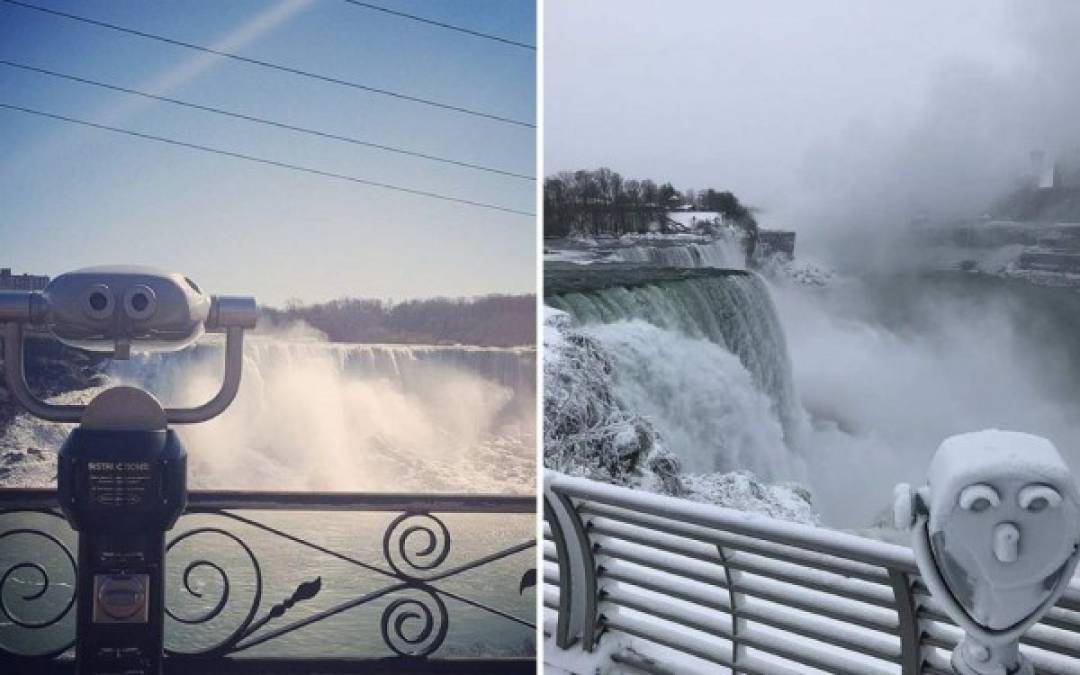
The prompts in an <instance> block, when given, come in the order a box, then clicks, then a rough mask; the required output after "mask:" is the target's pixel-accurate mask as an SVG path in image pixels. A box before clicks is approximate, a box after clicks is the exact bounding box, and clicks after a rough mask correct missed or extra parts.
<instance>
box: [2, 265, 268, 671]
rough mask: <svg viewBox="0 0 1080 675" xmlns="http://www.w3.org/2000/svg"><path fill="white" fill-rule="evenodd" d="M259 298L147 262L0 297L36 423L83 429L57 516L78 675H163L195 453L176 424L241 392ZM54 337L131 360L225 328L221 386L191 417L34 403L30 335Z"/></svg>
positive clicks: (128, 402) (22, 390) (13, 382)
mask: <svg viewBox="0 0 1080 675" xmlns="http://www.w3.org/2000/svg"><path fill="white" fill-rule="evenodd" d="M255 320H256V307H255V300H254V299H252V298H238V297H220V296H208V295H206V294H205V293H203V291H202V290H201V289H200V288H199V287H198V286H196V285H195V283H194V282H193V281H191V280H190V279H188V278H187V277H185V276H183V275H180V274H170V273H165V272H160V271H158V270H154V269H150V268H142V267H94V268H88V269H83V270H78V271H76V272H70V273H68V274H63V275H60V276H58V277H56V278H55V279H53V280H52V281H51V282H50V283H49V284H48V285H47V286H46V287H45V289H44V290H42V291H40V292H26V291H15V292H0V326H3V328H4V332H3V336H4V370H5V374H6V377H7V384H8V389H9V390H10V392H11V394H12V397H13V398H14V399H15V400H17V401H18V402H19V403H20V404H22V405H23V406H24V407H25V408H26V409H27V410H28V411H29V412H30V413H31V414H33V415H35V416H37V417H40V418H42V419H45V420H49V421H52V422H77V423H78V424H79V426H78V427H76V428H75V429H74V430H72V432H71V434H70V435H69V436H68V438H67V440H66V441H65V442H64V444H63V446H62V447H61V448H60V452H59V454H58V458H57V488H58V490H57V492H58V495H59V499H60V507H61V509H62V510H63V512H64V515H65V516H66V517H67V519H68V521H69V522H70V523H71V526H72V527H73V528H74V529H75V530H76V531H78V532H79V556H78V560H79V565H78V576H77V580H76V598H77V613H76V617H77V623H76V670H77V672H78V673H80V674H88V673H114V672H115V673H131V674H133V675H134V674H135V673H146V674H151V673H154V674H156V673H160V672H161V669H162V659H163V650H164V640H163V628H164V599H165V595H164V588H163V582H164V566H165V560H164V557H165V531H166V530H168V529H170V528H171V527H172V526H173V524H175V522H176V519H177V518H178V517H179V516H180V514H181V513H182V512H183V510H184V508H185V506H186V504H187V470H186V469H187V452H186V451H185V450H184V447H183V445H181V443H180V439H179V438H177V436H176V432H175V431H173V430H172V429H170V428H169V425H170V424H188V423H194V422H202V421H205V420H208V419H210V418H212V417H215V416H216V415H218V414H220V413H221V412H223V411H224V410H225V408H227V407H228V405H229V404H230V403H231V402H232V400H233V398H234V397H235V396H236V392H237V390H238V389H239V386H240V371H241V365H242V363H243V334H244V330H245V329H249V328H253V327H254V326H255ZM27 326H33V327H35V328H41V329H45V330H47V331H48V332H50V333H51V334H52V335H54V336H55V337H56V338H58V339H59V340H60V341H61V342H63V343H65V344H67V345H69V346H71V347H74V348H77V349H82V350H87V351H97V352H108V353H111V354H112V356H113V358H118V359H126V358H129V356H130V353H131V350H132V349H139V350H148V351H169V350H178V349H182V348H183V347H185V346H187V345H189V344H191V343H193V342H194V341H195V340H197V339H198V338H199V337H200V336H201V335H202V334H203V332H204V331H210V332H223V333H225V336H226V337H225V375H224V381H223V384H222V386H221V390H220V391H219V392H218V393H217V395H216V396H214V397H213V398H212V399H211V400H210V401H208V402H207V403H205V404H203V405H200V406H198V407H194V408H164V407H162V405H161V404H160V403H159V402H158V400H157V399H156V398H155V397H154V396H153V395H151V394H150V393H148V392H145V391H143V390H141V389H138V388H136V387H129V386H119V387H113V388H110V389H106V390H104V391H102V392H101V393H99V394H98V395H97V396H96V397H95V398H94V399H93V400H92V401H90V403H89V404H87V405H57V404H53V403H48V402H46V401H42V400H40V399H38V398H37V397H35V396H34V395H33V394H32V393H31V392H30V389H29V387H28V386H27V384H26V377H25V373H24V366H23V351H24V344H23V338H24V329H25V328H26V327H27Z"/></svg>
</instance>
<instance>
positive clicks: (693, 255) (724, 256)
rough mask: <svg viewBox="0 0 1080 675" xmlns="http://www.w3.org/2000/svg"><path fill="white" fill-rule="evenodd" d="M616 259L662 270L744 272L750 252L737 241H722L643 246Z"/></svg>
mask: <svg viewBox="0 0 1080 675" xmlns="http://www.w3.org/2000/svg"><path fill="white" fill-rule="evenodd" d="M614 255H615V256H616V257H617V258H618V259H620V260H623V261H625V262H630V263H645V264H650V265H658V266H660V267H717V268H723V269H743V268H744V267H745V263H746V252H745V250H744V248H743V244H742V243H741V242H739V241H737V240H735V239H734V238H726V237H721V238H718V239H715V240H713V241H710V242H708V243H694V244H683V245H675V246H670V245H669V246H663V245H648V244H639V245H636V246H627V247H625V248H620V249H617V250H616V251H615V252H614Z"/></svg>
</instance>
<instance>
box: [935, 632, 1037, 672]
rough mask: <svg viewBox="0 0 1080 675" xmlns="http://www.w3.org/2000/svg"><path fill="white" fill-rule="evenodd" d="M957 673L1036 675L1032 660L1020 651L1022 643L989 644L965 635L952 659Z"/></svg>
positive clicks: (954, 651)
mask: <svg viewBox="0 0 1080 675" xmlns="http://www.w3.org/2000/svg"><path fill="white" fill-rule="evenodd" d="M951 663H952V667H953V671H955V672H956V673H957V675H1034V674H1035V669H1034V667H1033V666H1032V665H1031V661H1029V660H1028V659H1026V658H1024V656H1023V654H1021V653H1020V644H1019V643H1018V642H1010V643H1008V644H1005V645H997V646H987V645H984V644H981V643H979V642H976V641H975V640H973V639H972V638H971V636H969V635H966V634H965V635H964V639H962V640H961V641H960V644H958V645H956V649H954V650H953V653H952V659H951Z"/></svg>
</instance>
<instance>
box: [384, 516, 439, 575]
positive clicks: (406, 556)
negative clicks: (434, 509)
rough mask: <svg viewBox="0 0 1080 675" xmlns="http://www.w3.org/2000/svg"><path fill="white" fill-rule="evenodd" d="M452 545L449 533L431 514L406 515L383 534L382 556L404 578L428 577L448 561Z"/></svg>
mask: <svg viewBox="0 0 1080 675" xmlns="http://www.w3.org/2000/svg"><path fill="white" fill-rule="evenodd" d="M450 546H451V540H450V530H449V529H447V527H446V524H445V523H443V521H441V520H439V519H438V518H436V517H435V516H433V515H431V514H430V513H403V514H401V515H400V516H398V517H397V518H394V520H393V521H391V523H390V524H389V525H388V526H387V527H386V531H385V532H384V533H383V557H385V558H386V564H388V565H390V567H391V568H392V569H393V570H394V572H395V573H396V574H397V576H398V577H399V578H402V579H408V580H413V581H418V580H422V579H423V578H425V575H429V574H430V573H431V572H432V571H433V570H435V569H437V568H438V567H439V566H440V565H442V564H443V563H444V562H446V559H447V557H449V555H450ZM395 552H396V553H397V555H394V553H395Z"/></svg>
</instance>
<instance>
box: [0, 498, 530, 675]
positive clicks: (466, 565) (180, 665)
mask: <svg viewBox="0 0 1080 675" xmlns="http://www.w3.org/2000/svg"><path fill="white" fill-rule="evenodd" d="M535 511H536V502H535V499H534V498H533V497H529V496H503V495H464V494H463V495H445V494H443V495H439V494H431V495H417V494H356V493H296V492H230V491H194V492H192V493H190V495H189V500H188V509H187V511H186V512H185V515H184V516H183V517H182V518H181V519H180V521H179V523H178V524H177V526H176V527H175V528H174V529H173V531H171V532H170V533H168V536H167V540H166V541H167V544H166V548H167V551H168V555H167V565H168V569H167V574H168V577H167V587H166V596H167V597H166V615H167V620H166V653H167V654H168V656H169V659H168V662H169V664H170V666H169V671H170V672H184V671H185V670H188V669H190V670H199V671H200V672H202V673H206V672H227V671H230V670H233V671H236V670H246V671H248V672H251V669H252V668H253V665H252V664H257V666H254V668H255V671H257V672H274V671H281V670H285V671H289V670H293V669H295V668H296V667H297V664H305V665H304V667H307V668H311V667H317V668H318V669H319V670H320V672H334V671H337V670H350V669H352V670H355V669H356V668H357V664H358V662H364V663H365V664H368V666H366V668H367V669H371V668H370V665H371V664H378V666H379V668H378V672H406V671H410V672H519V671H520V672H530V673H531V672H533V668H534V665H533V664H534V663H535V623H534V619H535V611H534V609H533V607H534V604H535V603H534V602H532V601H530V597H529V596H530V595H531V593H532V590H530V589H532V588H533V587H534V586H535V579H536V573H535V560H534V556H533V554H534V552H535V546H536V541H535V535H534V525H533V523H534V522H535V521H534V520H532V519H531V518H527V517H525V516H528V515H532V514H535ZM499 514H505V515H502V516H500V515H499ZM513 514H520V516H522V517H521V518H520V523H518V525H517V526H509V525H507V523H506V522H505V521H507V516H512V515H513ZM455 518H456V519H457V520H458V522H456V523H455V522H453V521H454V519H455ZM485 518H486V519H487V521H484V519H485ZM387 519H389V520H388V522H387ZM492 519H497V520H498V521H499V522H493V521H492ZM511 520H512V518H511ZM312 526H314V527H312ZM298 527H299V528H300V530H299V531H298ZM500 528H502V529H501V530H500ZM328 532H332V533H334V534H335V536H336V539H335V537H330V538H331V539H335V541H329V542H328V541H320V539H326V538H327V536H328V535H327V536H322V537H320V535H326V534H327V533H328ZM496 534H498V535H500V536H502V538H503V539H512V541H509V542H507V541H501V542H497V543H493V542H490V541H489V540H490V539H492V538H493V537H494V538H498V537H495V535H496ZM344 537H348V539H349V540H350V541H349V543H348V545H346V546H343V545H342V541H341V540H342V539H343V538H344ZM470 539H476V540H479V541H476V542H472V543H470V541H469V540H470ZM463 540H464V542H465V543H464V544H460V543H459V542H461V541H463ZM74 541H75V535H74V533H73V532H71V531H70V530H69V529H68V528H67V524H66V522H65V521H64V520H63V517H62V516H61V515H60V513H59V511H58V510H57V507H56V495H55V492H54V491H52V490H40V489H19V488H8V489H0V672H3V673H8V672H22V671H26V672H46V671H49V672H51V671H54V670H60V671H63V670H64V669H65V668H69V667H70V664H71V658H72V651H73V649H72V646H73V644H74V617H73V615H74V611H73V605H74V590H73V589H74V584H73V580H74V576H75V566H76V562H75V556H74V554H73V543H74ZM357 549H358V550H357ZM301 565H304V567H301ZM238 568H239V569H238ZM271 568H273V569H271ZM324 568H325V570H326V571H325V572H324V571H323V569H324ZM473 571H476V573H477V575H483V576H482V577H481V578H480V579H470V575H469V573H470V572H473ZM241 574H243V576H242V577H241V576H240V575H241ZM328 574H329V576H328ZM271 577H272V578H273V583H271ZM282 585H283V589H282ZM358 585H359V586H361V587H362V588H359V589H358V588H357V586H358ZM478 596H483V597H478ZM489 596H490V597H489ZM492 598H495V599H496V600H502V601H503V602H502V606H499V605H498V603H497V602H496V601H493V600H492ZM506 605H511V606H509V607H508V606H506ZM452 607H456V608H457V612H458V614H456V615H455V616H459V615H461V614H463V613H468V616H467V617H464V618H463V619H462V621H460V622H459V623H462V624H464V628H466V629H471V630H472V631H473V632H474V633H477V634H476V635H470V634H469V631H468V630H464V631H459V633H460V634H459V635H457V636H455V637H454V639H453V640H450V641H449V642H448V637H449V636H450V630H451V625H452V621H451V618H452V616H451V608H452ZM361 608H368V609H370V608H376V609H377V611H378V616H377V619H376V617H374V616H369V617H365V619H364V621H363V622H361V623H365V622H366V624H367V625H366V626H359V627H357V626H356V625H351V626H346V625H344V623H343V620H342V617H355V615H356V613H357V612H356V611H359V610H360V609H361ZM350 610H356V611H350ZM347 613H348V614H347ZM316 624H318V625H320V626H323V627H324V628H325V630H324V631H323V633H324V634H322V635H316V637H315V638H313V637H312V634H311V631H310V630H308V631H305V630H304V629H306V628H309V627H311V626H313V625H316ZM331 624H333V625H331ZM493 626H494V628H493ZM327 632H329V634H325V633H327ZM44 633H49V635H47V636H46V635H44ZM491 633H497V634H499V635H500V636H502V642H503V643H505V644H499V645H496V646H495V647H496V648H494V649H492V643H491V639H492V638H491V635H490V634H491ZM450 642H452V643H454V644H450ZM309 644H310V645H311V646H310V648H307V646H308V645H309ZM275 645H277V646H276V647H275ZM492 652H494V653H492ZM185 664H187V665H185ZM189 666H190V668H189ZM365 672H366V671H365ZM372 672H375V671H374V670H372Z"/></svg>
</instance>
